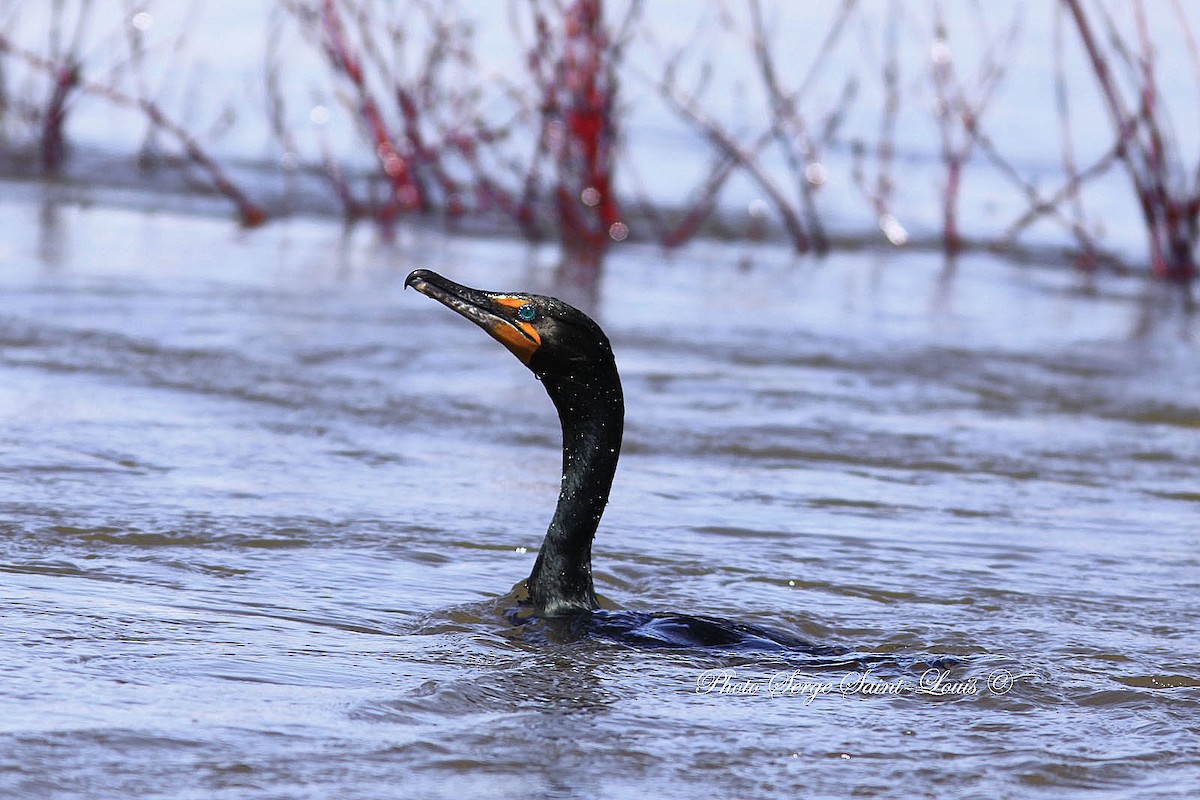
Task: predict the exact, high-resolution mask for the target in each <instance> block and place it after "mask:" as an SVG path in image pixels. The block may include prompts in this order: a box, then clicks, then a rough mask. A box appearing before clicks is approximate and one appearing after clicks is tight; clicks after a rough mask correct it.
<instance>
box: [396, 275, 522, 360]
mask: <svg viewBox="0 0 1200 800" xmlns="http://www.w3.org/2000/svg"><path fill="white" fill-rule="evenodd" d="M404 285H405V286H411V287H412V288H414V289H416V290H417V291H418V292H420V293H421V294H423V295H425V296H426V297H432V298H433V299H434V300H437V301H438V302H439V303H441V304H442V305H444V306H446V307H447V308H449V309H451V310H452V311H456V312H457V313H459V314H460V315H462V316H464V317H466V318H467V319H469V320H471V322H474V323H475V324H476V325H478V326H479V327H481V328H483V329H484V330H485V331H487V332H488V334H489V335H491V337H492V338H493V339H495V340H496V341H498V342H500V344H502V345H504V346H505V347H506V348H508V349H509V351H510V352H512V354H513V355H515V356H516V357H517V358H519V359H521V362H522V363H523V364H525V365H526V366H528V365H529V362H530V360H531V359H532V358H533V354H534V353H535V352H537V349H538V347H540V346H541V344H542V337H541V335H540V334H539V333H538V332H537V329H536V328H534V327H533V325H531V324H530V323H528V322H524V321H522V320H519V319H517V317H516V310H517V309H518V308H520V307H521V306H522V305H524V304H525V303H526V302H527V300H526V299H525V298H522V297H520V296H519V295H511V294H501V293H497V292H485V291H482V290H480V289H472V288H471V287H469V286H463V285H462V284H461V283H455V282H454V281H452V280H450V279H449V278H444V277H442V276H441V275H439V274H437V273H436V272H433V271H432V270H428V269H418V270H413V272H411V273H410V274H409V276H408V278H406V279H405V281H404Z"/></svg>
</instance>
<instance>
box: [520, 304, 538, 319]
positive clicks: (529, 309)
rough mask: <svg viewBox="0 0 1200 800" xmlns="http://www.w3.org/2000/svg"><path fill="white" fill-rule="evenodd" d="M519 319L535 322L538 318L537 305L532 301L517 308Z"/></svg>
mask: <svg viewBox="0 0 1200 800" xmlns="http://www.w3.org/2000/svg"><path fill="white" fill-rule="evenodd" d="M517 319H519V320H521V321H522V322H533V321H534V320H535V319H537V306H535V305H533V304H532V303H526V304H525V305H523V306H521V307H520V308H518V309H517Z"/></svg>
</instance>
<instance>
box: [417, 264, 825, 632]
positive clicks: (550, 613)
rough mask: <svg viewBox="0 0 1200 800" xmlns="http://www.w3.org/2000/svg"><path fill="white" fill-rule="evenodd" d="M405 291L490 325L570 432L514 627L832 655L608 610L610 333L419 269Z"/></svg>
mask: <svg viewBox="0 0 1200 800" xmlns="http://www.w3.org/2000/svg"><path fill="white" fill-rule="evenodd" d="M405 283H406V285H408V286H411V287H413V288H414V289H416V290H417V291H418V292H420V293H421V294H424V295H427V296H429V297H431V298H433V299H434V300H437V301H438V302H440V303H442V304H443V305H445V306H447V307H448V308H450V309H452V310H453V311H455V312H457V313H459V314H460V315H462V316H464V317H466V318H467V319H469V320H471V321H472V322H474V323H475V324H476V325H478V326H479V327H481V328H483V329H484V330H485V331H487V333H488V334H490V335H491V336H492V337H493V338H495V339H496V340H497V341H499V342H500V343H501V344H503V345H504V346H505V347H506V348H508V349H509V350H510V351H511V352H512V353H513V354H514V355H516V356H517V358H519V359H520V360H521V361H522V362H523V363H524V364H525V365H526V366H527V367H528V368H529V369H530V370H531V371H532V372H533V373H534V375H536V376H537V377H538V379H539V380H541V381H542V385H543V386H545V388H546V392H547V394H549V395H550V399H551V401H553V403H554V406H555V408H556V409H557V410H558V417H559V420H560V422H561V424H562V433H563V445H562V448H563V473H562V486H561V489H560V491H559V496H558V504H557V506H556V507H555V510H554V516H553V518H552V519H551V521H550V526H549V528H548V529H547V531H546V537H545V539H544V540H543V541H542V546H541V549H540V551H539V552H538V556H537V560H536V561H535V562H534V565H533V570H532V572H531V573H530V575H529V578H528V579H527V581H526V592H522V593H520V594H522V595H527V596H525V597H523V598H522V600H521V605H522V608H519V609H516V610H515V612H514V614H513V615H512V619H513V621H514V622H521V621H525V620H528V619H529V618H531V617H536V618H540V619H544V620H547V621H555V622H557V621H563V624H561V625H558V626H557V627H559V628H565V629H566V630H568V631H570V632H574V633H579V634H586V635H593V636H597V637H600V638H605V639H616V640H620V641H624V642H626V643H631V644H639V645H644V646H660V647H662V646H667V647H672V646H673V647H679V646H700V647H720V648H740V647H746V648H749V649H769V650H774V649H799V650H805V651H806V652H810V653H813V652H818V651H820V652H828V653H830V654H833V653H834V652H840V651H835V650H833V649H831V648H816V647H814V646H812V645H810V644H809V643H807V642H804V641H803V640H800V639H798V638H796V637H794V636H790V635H788V634H783V633H779V632H776V631H771V630H769V629H764V628H759V627H757V626H753V625H745V624H742V623H734V622H729V621H727V620H721V619H717V618H714V617H703V616H695V615H663V614H646V613H641V612H630V611H608V610H605V611H600V610H598V609H599V603H598V601H597V598H596V592H595V588H594V586H593V583H592V566H591V561H592V559H591V551H592V539H593V537H594V536H595V533H596V529H597V527H598V525H599V523H600V518H601V515H602V514H603V513H604V507H605V506H606V505H607V503H608V496H609V490H610V488H611V486H612V481H613V475H614V474H615V472H616V468H617V459H618V457H619V456H620V450H621V438H622V434H623V430H624V417H625V404H624V397H623V395H622V392H621V379H620V376H619V375H618V373H617V366H616V361H615V359H614V357H613V352H612V347H611V345H610V344H609V341H608V337H607V336H606V335H605V334H604V331H603V330H601V329H600V326H599V325H597V324H596V323H595V322H594V321H592V319H591V318H589V317H588V316H587V315H586V314H584V313H583V312H581V311H579V310H578V309H576V308H574V307H573V306H570V305H568V304H566V303H564V302H562V301H561V300H557V299H555V298H552V297H545V296H542V295H535V294H526V293H498V292H485V291H481V290H478V289H472V288H470V287H467V286H463V285H461V284H458V283H455V282H454V281H451V280H449V279H447V278H444V277H442V276H441V275H438V274H437V273H435V272H432V271H429V270H424V269H419V270H416V271H414V272H413V273H412V274H410V275H409V276H408V279H407V280H406V281H405Z"/></svg>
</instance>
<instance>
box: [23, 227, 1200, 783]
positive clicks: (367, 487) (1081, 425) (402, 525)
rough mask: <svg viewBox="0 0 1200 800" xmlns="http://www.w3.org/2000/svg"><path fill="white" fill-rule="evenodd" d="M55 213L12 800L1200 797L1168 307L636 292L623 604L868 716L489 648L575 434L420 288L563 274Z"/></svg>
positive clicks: (784, 696)
mask: <svg viewBox="0 0 1200 800" xmlns="http://www.w3.org/2000/svg"><path fill="white" fill-rule="evenodd" d="M47 213H50V218H51V219H53V220H54V222H53V224H51V225H47V224H40V223H39V220H38V215H39V212H38V211H37V210H34V209H31V208H29V207H27V206H22V205H11V204H9V205H0V217H2V222H3V225H4V228H5V230H8V231H11V232H12V235H11V236H10V237H9V240H8V241H7V242H6V243H4V244H3V245H0V262H2V264H3V270H0V276H2V277H0V281H2V284H0V292H2V294H3V297H4V305H3V308H2V309H0V505H2V506H3V510H4V514H3V517H2V521H0V530H2V532H3V537H2V539H0V583H2V584H3V585H4V587H5V588H4V595H5V603H4V605H3V606H2V607H0V608H2V610H0V630H2V632H3V636H2V637H0V648H2V654H0V655H2V657H0V671H2V674H3V680H2V681H0V710H2V712H3V713H0V736H2V737H3V746H2V747H0V787H3V790H4V793H5V794H8V795H13V796H22V797H25V796H28V797H60V796H61V797H66V796H87V797H109V796H113V797H115V796H151V795H153V796H167V797H184V796H198V795H203V796H206V797H218V796H237V797H260V796H261V797H267V796H329V795H330V794H335V793H336V794H340V795H345V796H364V797H365V796H393V795H396V794H397V793H400V792H402V793H403V794H404V795H405V796H418V797H452V796H453V797H462V796H468V795H479V796H511V795H514V794H516V793H518V792H522V793H529V794H531V795H533V796H542V795H547V796H562V797H576V796H578V797H592V796H597V795H599V796H611V797H623V796H631V795H634V794H644V793H646V792H647V791H649V792H651V793H653V794H654V795H656V796H663V797H695V796H697V795H710V796H731V797H732V796H738V797H751V796H753V797H794V796H796V795H797V792H798V791H799V790H802V792H801V793H802V794H804V795H805V796H810V797H811V796H816V797H820V796H831V797H832V796H844V795H845V794H846V793H847V789H848V788H849V791H851V792H854V793H858V794H865V795H884V796H897V797H911V796H920V795H924V794H928V793H937V794H944V795H947V796H956V797H959V796H981V797H982V796H989V797H990V796H1046V797H1069V796H1076V795H1083V794H1092V793H1094V792H1095V791H1096V790H1100V791H1101V792H1103V793H1104V795H1105V796H1116V797H1125V796H1127V797H1169V796H1183V794H1184V792H1185V791H1186V789H1185V787H1188V786H1192V785H1195V784H1196V782H1197V780H1198V779H1200V747H1197V744H1196V740H1195V735H1194V723H1193V722H1192V721H1191V720H1193V719H1194V718H1195V716H1196V713H1197V710H1198V705H1200V694H1198V692H1200V688H1198V684H1200V674H1198V673H1197V668H1196V664H1197V663H1200V652H1198V651H1200V647H1198V645H1197V640H1196V637H1195V633H1194V630H1195V606H1194V602H1193V600H1192V598H1194V597H1195V596H1196V592H1197V589H1198V588H1200V585H1198V581H1197V575H1200V572H1198V571H1197V545H1198V544H1200V541H1198V537H1200V527H1197V526H1196V525H1195V524H1194V520H1195V519H1196V512H1197V510H1198V503H1200V491H1198V490H1197V487H1196V482H1195V476H1196V467H1197V464H1198V463H1200V444H1198V443H1200V438H1198V437H1197V428H1200V372H1198V371H1197V370H1196V369H1195V349H1194V345H1193V344H1192V343H1191V341H1190V339H1189V338H1188V328H1187V326H1188V324H1189V323H1188V321H1187V320H1186V319H1182V318H1178V317H1171V316H1169V315H1168V316H1164V315H1155V318H1158V319H1160V320H1161V322H1160V324H1159V325H1158V326H1156V327H1153V328H1152V329H1148V330H1146V329H1143V330H1142V331H1141V334H1140V335H1135V334H1136V333H1137V331H1138V327H1139V324H1140V322H1139V321H1140V320H1142V319H1145V318H1146V311H1145V309H1146V308H1148V307H1150V306H1148V305H1147V303H1148V302H1151V301H1152V300H1153V298H1151V299H1150V300H1147V298H1146V297H1145V296H1144V293H1145V290H1144V285H1143V284H1142V283H1141V282H1140V281H1134V282H1130V283H1123V282H1121V281H1120V280H1117V279H1112V280H1108V279H1106V280H1104V281H1101V282H1099V283H1098V285H1097V286H1095V287H1094V288H1093V289H1091V290H1089V291H1079V278H1078V277H1077V276H1076V275H1074V274H1073V273H1070V272H1068V271H1066V270H1062V269H1059V268H1054V267H1050V268H1039V267H1035V266H1021V267H1015V266H1012V265H1006V264H1004V263H1000V262H997V261H995V260H989V259H967V260H964V261H963V262H961V263H960V264H959V265H958V267H957V270H956V272H955V274H954V275H953V276H951V277H950V278H949V279H947V278H946V277H945V275H944V272H943V269H942V266H941V265H940V264H936V263H929V262H927V261H926V260H925V258H924V257H892V258H887V259H884V258H881V257H877V256H875V255H873V254H869V253H867V254H858V255H845V256H840V257H838V258H837V259H831V260H830V261H829V262H828V263H826V264H824V265H820V266H812V265H810V264H808V263H800V264H794V263H790V262H789V261H788V258H787V256H786V254H776V253H772V252H770V251H762V250H759V251H756V252H755V253H754V254H753V255H754V263H753V265H752V266H751V267H750V268H749V269H741V268H738V267H737V266H736V265H737V264H738V263H739V261H741V260H742V257H743V256H745V255H746V253H744V252H742V251H740V250H739V249H738V248H734V247H729V248H728V249H725V248H724V247H723V246H706V248H704V249H703V250H697V251H694V252H687V253H682V254H680V255H679V256H677V257H676V258H675V259H674V260H672V261H670V262H668V263H658V262H659V256H658V255H657V254H655V253H652V252H650V251H644V250H639V249H637V248H636V247H628V248H624V249H619V250H617V251H616V252H615V253H614V257H613V260H612V262H611V264H610V265H609V266H610V270H609V273H608V277H607V279H606V281H605V282H604V283H603V284H602V285H601V286H600V287H599V292H598V295H597V302H596V314H597V316H598V317H599V318H600V320H601V322H602V324H603V325H604V326H605V327H606V329H607V330H608V331H609V333H610V335H611V337H612V339H613V341H614V347H615V349H616V351H617V355H618V360H619V363H620V366H621V369H622V373H623V376H624V381H625V389H626V395H627V406H628V423H627V431H628V432H627V444H626V448H625V456H624V457H623V460H622V463H621V467H620V469H619V470H618V473H617V481H616V485H615V487H614V493H613V498H612V503H611V505H610V510H609V513H608V514H607V516H606V517H605V521H604V523H603V524H602V526H601V532H600V535H599V538H598V540H597V544H596V559H595V565H596V579H597V589H598V590H599V591H600V593H601V594H602V595H604V596H605V597H606V598H607V600H608V601H610V602H611V603H612V604H614V605H616V606H618V607H622V608H627V609H631V610H639V611H644V610H648V611H678V612H688V613H696V614H714V615H719V616H724V617H729V618H732V619H737V620H742V621H745V622H748V623H753V624H758V625H764V626H768V627H772V628H779V629H783V630H787V631H791V632H794V633H795V634H796V635H798V636H801V637H803V638H805V639H809V640H813V641H818V642H822V643H827V644H829V645H835V646H841V647H848V648H851V649H852V650H856V651H871V652H874V653H876V654H879V655H880V656H882V657H883V658H881V660H880V661H879V662H878V663H873V664H871V665H869V667H868V668H867V669H869V674H868V672H867V670H864V668H863V667H864V665H863V664H859V663H855V664H846V665H839V666H836V667H835V668H832V669H831V668H830V667H829V665H825V667H824V668H810V666H811V665H804V664H800V665H797V664H796V663H793V662H789V661H787V660H781V659H779V658H777V657H774V656H771V655H769V654H764V655H762V656H750V655H746V654H740V655H739V654H729V653H712V652H703V651H675V650H646V649H641V648H634V647H629V646H625V645H621V644H617V643H612V642H606V641H601V640H593V639H588V640H584V641H577V642H558V643H556V642H532V641H530V640H529V639H527V638H524V637H521V636H514V635H512V631H511V630H510V629H507V628H506V627H505V626H504V625H503V623H502V622H501V620H500V619H499V618H498V617H497V616H496V615H495V614H493V613H490V612H489V611H488V609H489V608H490V605H489V600H490V599H491V598H494V597H496V596H498V595H502V594H504V593H505V592H506V591H508V589H509V587H511V586H512V585H513V583H515V582H516V581H518V580H519V579H521V578H522V577H524V576H525V574H527V573H528V570H529V568H530V566H531V563H532V558H533V554H534V552H535V551H536V547H537V545H538V542H539V541H540V537H541V532H542V531H543V530H544V526H545V524H546V521H547V519H548V517H549V514H550V509H551V507H552V504H553V502H554V498H555V496H556V494H557V478H558V470H559V453H558V450H557V447H558V438H557V436H558V433H557V427H556V424H557V420H556V418H555V416H554V412H553V410H552V408H551V407H550V404H549V401H548V400H547V399H546V397H545V395H544V393H543V391H542V389H541V387H540V386H539V385H538V384H537V382H536V381H533V380H531V379H530V378H529V376H528V374H527V372H526V371H525V370H523V369H522V368H521V367H520V365H519V364H517V363H516V362H515V361H513V359H512V358H511V356H509V355H508V354H506V353H504V352H503V351H502V350H501V349H500V348H498V347H496V346H495V344H494V343H493V342H491V341H490V340H489V339H488V338H487V337H484V336H481V335H479V333H478V331H475V330H474V329H472V328H470V326H465V325H462V324H460V322H461V321H460V320H457V319H455V318H453V317H452V316H451V315H447V314H444V313H441V312H442V310H441V309H439V308H436V307H433V306H432V304H429V303H423V302H419V301H418V299H417V298H416V297H415V296H413V295H412V293H409V294H407V295H406V294H405V293H404V291H403V279H404V276H405V275H406V274H407V272H408V271H409V270H410V269H411V268H413V267H416V266H428V267H432V268H435V269H438V270H439V271H442V272H444V273H446V274H449V275H452V276H454V277H455V278H457V279H460V280H463V281H465V282H467V283H470V284H475V285H481V286H485V287H490V288H496V289H518V288H519V289H530V290H535V291H548V290H549V291H552V290H553V280H552V277H551V275H552V273H553V268H552V267H553V264H552V259H551V258H550V257H548V256H546V255H545V254H543V253H542V252H540V251H536V250H535V251H530V250H528V249H526V248H525V247H524V246H520V245H516V244H513V243H507V242H497V241H487V240H467V239H454V238H446V237H443V236H440V235H437V234H431V233H423V232H420V231H410V232H405V233H404V234H403V235H402V236H401V237H400V240H399V241H398V242H397V243H396V244H395V245H394V246H393V247H391V248H379V247H377V246H376V245H374V244H373V243H372V242H371V241H370V237H369V234H364V235H362V236H361V237H360V235H359V234H358V233H354V232H351V233H350V234H346V235H343V234H342V233H340V232H339V231H337V230H334V229H332V228H326V227H324V226H320V225H313V224H301V223H295V224H293V225H291V226H281V227H279V228H276V229H273V230H269V231H263V232H259V233H256V234H254V235H242V234H233V233H231V231H230V230H229V228H228V227H227V226H226V225H225V224H224V223H222V222H211V221H206V220H200V219H181V218H173V217H155V216H152V215H144V214H140V213H132V212H131V213H125V212H117V211H86V212H85V211H80V210H77V209H71V208H63V209H58V210H55V211H53V212H47ZM931 669H933V670H942V671H943V672H944V674H942V673H930V672H929V670H931ZM823 687H828V688H823ZM398 787H404V788H403V789H402V790H401V789H400V788H398ZM972 793H974V795H973V794H972Z"/></svg>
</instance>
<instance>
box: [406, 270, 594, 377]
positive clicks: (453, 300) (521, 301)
mask: <svg viewBox="0 0 1200 800" xmlns="http://www.w3.org/2000/svg"><path fill="white" fill-rule="evenodd" d="M404 283H405V285H406V286H411V287H413V288H414V289H416V290H417V291H418V292H420V293H421V294H423V295H425V296H427V297H432V298H433V299H434V300H437V301H438V302H439V303H441V304H442V305H444V306H446V307H447V308H449V309H451V310H453V311H456V312H457V313H458V314H460V315H462V316H464V317H466V318H467V319H469V320H470V321H471V322H474V323H475V324H476V325H478V326H479V327H481V328H483V329H484V330H485V331H487V332H488V334H490V335H491V336H492V338H494V339H495V340H496V341H498V342H500V344H502V345H504V346H505V347H506V348H508V350H509V351H510V352H511V353H512V354H513V355H515V356H516V357H517V358H519V359H520V360H521V362H522V363H523V364H525V366H527V367H529V369H530V370H532V371H533V372H534V374H536V375H538V376H539V377H541V376H546V375H553V374H565V373H571V372H575V371H577V370H579V369H581V368H588V367H594V366H595V365H596V361H597V359H601V358H603V359H607V360H611V359H612V349H611V346H610V345H609V342H608V337H607V336H605V335H604V331H602V330H601V329H600V326H599V325H597V324H596V323H595V322H594V321H592V319H591V318H590V317H588V316H587V315H586V314H584V313H583V312H582V311H580V310H579V309H577V308H575V307H574V306H571V305H568V304H567V303H564V302H563V301H561V300H559V299H557V298H554V297H546V296H545V295H540V294H529V293H525V292H517V293H506V292H487V291H483V290H481V289H472V288H471V287H469V286H463V285H462V284H460V283H455V282H454V281H452V280H450V279H449V278H445V277H443V276H441V275H439V274H437V273H436V272H433V271H431V270H427V269H418V270H415V271H413V272H412V273H411V274H410V275H409V276H408V278H407V279H406V280H405V282H404Z"/></svg>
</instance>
